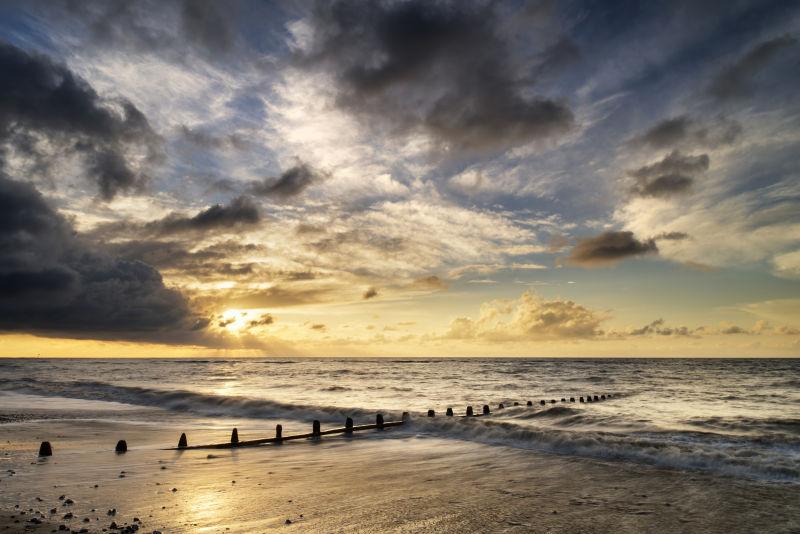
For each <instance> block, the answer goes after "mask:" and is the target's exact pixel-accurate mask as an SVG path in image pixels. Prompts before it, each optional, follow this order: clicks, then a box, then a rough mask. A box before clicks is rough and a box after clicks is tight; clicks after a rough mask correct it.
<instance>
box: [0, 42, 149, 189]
mask: <svg viewBox="0 0 800 534" xmlns="http://www.w3.org/2000/svg"><path fill="white" fill-rule="evenodd" d="M0 72H3V75H2V76H1V77H0V143H2V144H3V145H5V147H6V149H9V148H14V149H16V148H19V149H21V150H22V151H23V152H26V153H28V154H34V155H35V156H36V158H38V159H40V160H43V161H44V160H47V159H48V157H56V154H58V153H59V152H68V153H72V154H78V155H82V156H83V157H84V161H85V163H86V171H87V174H88V175H89V176H90V177H92V178H93V179H94V180H95V181H96V183H97V186H98V188H99V190H100V194H101V196H102V197H103V198H105V199H107V200H110V199H112V198H113V197H114V196H115V195H117V194H118V193H120V192H125V191H131V190H138V189H141V188H142V187H143V186H144V185H145V184H146V182H147V176H146V175H145V174H143V173H142V172H141V171H140V170H137V169H135V168H133V167H132V166H131V164H130V163H129V161H128V157H127V151H128V149H130V148H144V149H145V150H146V152H147V159H148V160H149V161H151V162H153V161H156V160H157V159H158V158H159V157H160V139H159V138H158V136H157V135H156V134H155V133H154V132H153V130H152V129H151V128H150V125H149V124H148V122H147V119H146V118H145V116H144V115H143V114H142V113H141V112H140V111H139V110H138V109H137V108H136V107H135V106H134V105H133V104H131V103H130V102H128V101H126V100H120V99H116V100H108V99H103V98H101V97H100V96H99V95H98V94H97V93H96V92H95V91H94V89H92V87H91V86H90V85H89V84H87V83H86V82H85V81H84V80H82V79H81V78H79V77H77V76H75V75H74V74H73V73H72V72H71V71H70V70H69V69H67V68H66V67H64V66H63V65H59V64H56V63H54V62H52V61H51V60H50V59H48V58H46V57H44V56H41V55H37V54H29V53H27V52H25V51H23V50H20V49H19V48H16V47H14V46H12V45H10V44H7V43H2V42H0ZM31 133H33V134H38V135H41V136H44V137H46V138H47V139H48V141H49V142H50V143H51V144H52V145H54V146H55V147H56V148H55V150H54V151H53V150H51V151H52V152H55V153H54V154H48V153H47V152H46V151H44V149H41V150H40V149H39V148H38V147H37V146H35V144H34V145H32V144H30V143H31V141H30V140H31V139H33V137H32V136H30V135H26V134H31ZM20 140H27V141H28V144H24V143H23V144H22V145H15V143H16V142H17V141H20Z"/></svg>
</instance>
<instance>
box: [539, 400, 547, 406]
mask: <svg viewBox="0 0 800 534" xmlns="http://www.w3.org/2000/svg"><path fill="white" fill-rule="evenodd" d="M539 404H541V405H542V406H544V405H545V404H547V403H546V402H545V401H543V400H540V401H539Z"/></svg>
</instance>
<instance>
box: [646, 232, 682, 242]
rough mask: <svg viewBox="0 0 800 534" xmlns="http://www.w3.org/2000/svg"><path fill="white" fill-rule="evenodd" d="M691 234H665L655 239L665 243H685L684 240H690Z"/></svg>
mask: <svg viewBox="0 0 800 534" xmlns="http://www.w3.org/2000/svg"><path fill="white" fill-rule="evenodd" d="M689 237H690V236H689V234H687V233H685V232H664V233H662V234H658V235H657V236H655V237H654V238H653V239H654V240H656V241H658V240H660V239H663V240H665V241H683V240H684V239H689Z"/></svg>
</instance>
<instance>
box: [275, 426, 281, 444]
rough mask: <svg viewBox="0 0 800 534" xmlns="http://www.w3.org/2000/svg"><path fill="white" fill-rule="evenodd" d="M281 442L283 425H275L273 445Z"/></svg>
mask: <svg viewBox="0 0 800 534" xmlns="http://www.w3.org/2000/svg"><path fill="white" fill-rule="evenodd" d="M281 441H283V425H275V443H280V442H281Z"/></svg>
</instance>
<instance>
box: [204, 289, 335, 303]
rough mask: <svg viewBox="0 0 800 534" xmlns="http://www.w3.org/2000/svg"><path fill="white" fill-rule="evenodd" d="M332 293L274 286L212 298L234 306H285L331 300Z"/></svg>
mask: <svg viewBox="0 0 800 534" xmlns="http://www.w3.org/2000/svg"><path fill="white" fill-rule="evenodd" d="M330 294H331V291H330V290H329V289H325V288H310V289H290V288H285V287H281V286H272V287H269V288H267V289H259V290H245V291H241V292H238V293H236V292H233V291H226V292H224V293H223V294H222V295H220V296H219V297H216V298H213V299H212V300H214V301H215V302H219V303H222V304H225V305H226V306H229V307H232V308H284V307H287V306H302V305H304V304H316V303H319V302H325V301H330V300H331V295H330Z"/></svg>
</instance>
